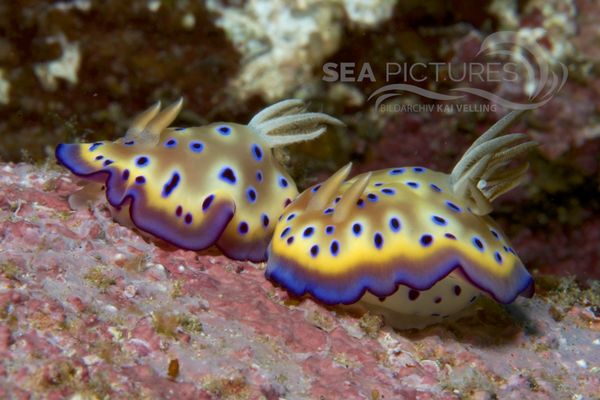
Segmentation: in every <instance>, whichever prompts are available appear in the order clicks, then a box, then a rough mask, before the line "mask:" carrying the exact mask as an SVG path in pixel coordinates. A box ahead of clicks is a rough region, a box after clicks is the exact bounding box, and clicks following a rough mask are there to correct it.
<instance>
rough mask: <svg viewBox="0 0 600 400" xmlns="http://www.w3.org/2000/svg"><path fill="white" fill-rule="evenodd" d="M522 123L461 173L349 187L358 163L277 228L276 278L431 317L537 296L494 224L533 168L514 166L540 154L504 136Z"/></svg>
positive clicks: (302, 201)
mask: <svg viewBox="0 0 600 400" xmlns="http://www.w3.org/2000/svg"><path fill="white" fill-rule="evenodd" d="M517 116H518V113H511V114H509V115H508V116H507V117H505V118H503V119H502V120H501V121H500V122H499V123H497V124H496V125H494V126H493V127H492V128H491V129H490V130H489V131H488V132H486V133H485V134H483V135H482V136H481V137H480V138H479V139H478V140H477V141H475V143H473V145H472V146H471V147H470V148H469V150H467V152H466V153H465V155H464V156H463V158H462V159H461V160H460V161H459V162H458V163H457V165H456V167H455V168H454V170H453V172H452V173H451V174H445V173H441V172H435V171H431V170H428V169H426V168H424V167H420V166H412V167H402V168H391V169H385V170H379V171H374V172H369V173H365V174H360V175H358V176H356V177H354V178H352V179H349V180H347V178H348V175H349V173H350V169H351V165H350V164H348V165H346V166H345V167H343V168H341V169H340V170H339V171H338V172H336V173H335V174H333V175H332V176H331V177H330V178H329V179H328V180H326V181H325V182H323V183H322V184H319V185H315V186H313V187H311V188H309V189H307V190H306V191H304V192H303V193H302V194H300V195H299V196H298V197H297V198H296V199H295V200H294V201H293V202H292V203H291V204H290V205H289V206H288V207H287V208H286V209H285V210H284V212H283V214H282V215H281V218H280V219H279V222H278V223H277V226H276V228H275V232H274V235H273V240H272V241H271V244H270V246H269V255H268V264H267V269H266V276H267V278H269V279H271V280H272V281H274V282H275V283H277V284H279V285H281V286H283V287H284V288H286V289H287V290H288V291H289V292H290V293H292V294H293V295H295V296H304V295H310V296H312V297H313V298H315V299H317V300H319V301H321V302H323V303H325V304H330V305H335V304H346V305H347V304H352V303H355V302H357V301H359V300H360V301H363V302H365V301H366V302H369V301H370V300H373V299H377V301H376V302H375V303H376V305H377V306H378V307H385V308H388V309H389V310H391V311H393V312H394V313H397V314H407V315H418V316H423V317H427V316H429V317H431V316H433V317H437V314H439V315H440V316H442V317H443V316H444V315H450V314H452V313H455V312H457V311H459V310H461V309H462V308H464V307H466V306H468V305H469V304H470V303H471V301H472V299H474V298H477V296H479V295H480V294H483V295H486V296H489V297H491V298H493V299H494V300H496V301H497V302H500V303H511V302H513V301H514V300H515V298H516V297H518V296H519V295H521V296H525V297H530V296H531V295H532V294H533V279H532V278H531V275H530V274H529V273H528V272H527V270H526V269H525V267H524V266H523V264H522V262H521V260H520V259H519V257H518V256H517V255H516V253H515V251H514V250H513V248H512V246H511V245H510V243H509V242H508V240H507V238H506V235H504V234H503V233H502V231H501V229H500V228H499V226H498V225H497V224H496V223H495V222H494V221H493V220H492V218H491V217H490V216H489V215H488V214H489V212H490V211H491V201H492V200H494V199H495V198H496V197H497V196H499V195H500V194H502V193H504V192H506V191H507V190H509V189H510V188H512V187H514V186H515V185H516V184H518V182H519V181H520V180H522V177H523V175H524V173H525V171H526V169H527V167H526V166H525V167H523V166H520V167H517V168H516V169H514V170H506V168H505V167H506V164H508V163H509V162H510V161H511V160H512V159H513V158H514V157H516V156H518V155H520V154H522V153H523V152H524V151H526V150H529V149H531V148H532V147H533V146H535V143H533V142H531V141H527V140H526V137H525V136H524V135H521V134H508V135H503V136H502V135H501V133H502V132H503V131H505V130H506V128H507V127H508V126H509V124H510V123H511V122H512V121H513V120H514V119H515V118H516V117H517ZM370 302H371V303H373V301H370ZM433 314H435V315H433Z"/></svg>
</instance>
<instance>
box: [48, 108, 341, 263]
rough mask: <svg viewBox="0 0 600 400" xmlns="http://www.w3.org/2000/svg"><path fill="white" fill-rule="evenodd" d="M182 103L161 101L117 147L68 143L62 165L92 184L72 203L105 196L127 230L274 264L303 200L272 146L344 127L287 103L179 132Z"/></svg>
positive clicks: (61, 149)
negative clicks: (274, 241)
mask: <svg viewBox="0 0 600 400" xmlns="http://www.w3.org/2000/svg"><path fill="white" fill-rule="evenodd" d="M181 107H182V100H181V99H180V100H179V101H178V102H176V103H174V104H172V105H170V106H169V107H167V108H165V109H164V110H163V111H161V110H160V103H157V104H156V105H154V106H152V107H150V108H149V109H148V110H146V111H144V112H143V113H141V114H140V115H139V116H137V117H136V118H135V119H134V120H133V122H132V124H131V126H130V128H129V129H128V130H127V132H126V134H125V136H124V137H122V138H120V139H118V140H116V141H113V142H111V141H99V142H95V143H76V144H60V145H58V146H57V148H56V158H57V159H58V161H59V162H60V163H61V164H62V165H64V166H65V167H67V168H68V169H69V170H70V171H71V172H73V173H74V174H76V175H78V176H80V177H83V178H85V179H88V180H90V181H92V183H90V184H88V185H87V186H85V187H84V188H83V189H82V191H80V192H78V193H75V194H74V195H71V197H70V199H69V203H70V204H71V206H72V207H73V208H78V207H80V206H81V205H82V204H83V203H86V202H87V201H88V200H90V199H93V198H94V197H95V196H96V195H98V194H101V193H102V191H105V194H106V199H107V200H108V203H109V207H110V209H111V212H112V213H113V216H114V218H115V219H116V220H117V221H119V222H120V223H122V224H125V225H132V226H135V227H136V228H138V229H139V230H140V231H142V232H144V233H147V234H150V235H153V236H156V237H158V238H161V239H163V240H165V241H167V242H169V243H172V244H174V245H175V246H178V247H181V248H184V249H190V250H201V249H205V248H208V247H210V246H212V245H216V246H217V247H218V248H219V249H220V250H221V251H222V252H223V253H224V254H225V255H227V256H229V257H230V258H234V259H237V260H251V261H264V259H265V257H266V249H267V245H268V243H269V241H270V240H271V237H272V235H273V230H274V228H275V223H276V219H277V216H278V215H279V214H281V212H282V211H283V209H284V207H285V206H286V205H287V204H288V203H289V202H291V201H292V199H294V198H295V197H296V196H297V195H298V190H297V188H296V185H295V183H294V181H293V180H292V178H291V177H290V176H289V175H288V174H287V172H286V171H285V169H284V168H283V167H282V166H281V165H280V164H279V163H278V162H277V161H276V159H275V157H274V155H273V152H272V149H273V148H274V147H277V146H284V145H287V144H290V143H297V142H301V141H306V140H311V139H314V138H316V137H318V136H319V135H321V134H322V133H324V132H325V131H326V129H327V127H326V125H328V124H331V125H340V124H341V122H340V121H338V120H337V119H335V118H333V117H330V116H328V115H326V114H322V113H311V112H305V105H304V103H303V102H302V101H300V100H285V101H282V102H279V103H277V104H274V105H272V106H270V107H268V108H266V109H264V110H263V111H261V112H259V113H258V114H256V115H255V116H254V117H253V118H252V120H251V121H250V122H249V123H248V125H241V124H236V123H223V122H220V123H213V124H210V125H206V126H201V127H190V128H175V127H169V125H170V124H171V123H172V122H173V121H174V120H175V118H176V117H177V115H178V113H179V111H180V110H181Z"/></svg>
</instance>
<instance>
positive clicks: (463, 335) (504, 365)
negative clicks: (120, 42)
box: [0, 164, 600, 400]
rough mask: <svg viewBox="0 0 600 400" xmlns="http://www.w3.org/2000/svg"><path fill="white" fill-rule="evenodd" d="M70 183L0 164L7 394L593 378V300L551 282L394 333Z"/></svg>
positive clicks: (185, 394)
mask: <svg viewBox="0 0 600 400" xmlns="http://www.w3.org/2000/svg"><path fill="white" fill-rule="evenodd" d="M75 188H76V182H75V180H74V178H73V177H72V176H69V175H67V174H65V173H63V172H62V171H59V170H57V169H55V168H49V167H42V168H39V167H34V166H30V165H25V164H18V165H15V164H0V219H1V220H2V223H1V227H0V398H15V399H21V398H23V399H25V398H30V397H35V398H41V397H43V398H48V399H62V398H73V399H75V398H137V397H142V398H164V399H175V398H176V399H213V398H214V399H217V398H235V399H258V398H263V399H278V398H286V399H319V398H323V399H339V398H345V399H373V400H375V399H434V398H435V399H437V398H440V399H459V398H481V399H491V398H503V399H505V398H514V399H524V398H527V399H548V398H585V399H588V398H590V399H591V398H593V396H597V394H598V393H599V392H600V373H599V372H600V339H598V338H599V337H600V335H599V332H600V312H599V311H598V310H599V308H598V304H597V303H594V304H591V303H590V304H584V302H583V300H582V301H574V302H571V303H568V302H567V303H561V304H554V303H553V302H556V301H558V300H556V299H558V298H562V297H560V296H559V295H558V294H561V293H562V294H561V296H562V295H564V293H563V292H560V293H559V292H553V290H555V289H552V287H551V285H546V286H544V288H545V289H544V290H543V291H542V292H543V294H542V296H538V297H536V298H534V299H532V300H523V301H518V302H517V303H516V304H513V305H511V306H509V307H506V308H504V307H500V306H497V305H495V304H494V303H492V302H486V301H484V302H481V303H477V304H476V305H475V307H474V309H473V310H471V312H470V313H469V314H468V315H465V316H463V317H461V318H460V319H458V320H453V321H448V322H446V323H445V324H441V325H435V326H432V327H429V328H427V329H424V330H420V331H407V332H396V331H394V330H392V329H390V328H388V327H386V326H382V325H381V323H380V322H381V321H380V320H379V319H378V318H377V317H376V316H372V315H369V314H365V315H362V316H360V314H359V313H358V312H357V313H354V312H349V311H344V310H340V309H331V308H325V307H323V306H321V305H319V304H316V303H314V302H312V301H310V300H304V301H301V300H298V299H293V298H290V297H289V296H288V295H287V294H286V292H284V291H283V290H281V289H279V288H276V287H274V286H273V285H271V283H270V282H268V281H267V280H265V278H264V276H263V268H264V265H257V264H252V263H248V262H234V261H231V260H228V259H227V258H225V257H223V256H221V255H219V254H216V253H212V252H206V253H203V254H198V253H195V252H190V251H182V250H178V249H174V248H172V247H170V246H168V245H166V244H164V243H154V242H149V241H146V240H144V239H143V238H142V237H141V236H139V235H138V234H137V233H136V232H135V231H132V230H130V229H128V228H125V227H122V226H119V225H118V224H116V223H114V222H113V221H112V220H111V218H110V216H109V213H108V212H107V210H106V209H104V208H103V207H102V206H99V207H96V208H94V209H93V210H90V211H78V212H73V211H70V210H69V208H68V206H67V203H66V196H67V195H68V194H69V193H70V192H72V191H73V190H74V189H75ZM592 284H594V283H592ZM596 287H597V286H596ZM581 290H583V289H581ZM553 293H554V294H553ZM557 293H558V294H557ZM590 293H592V292H591V291H590ZM563 297H564V296H563ZM576 297H577V296H576ZM586 298H587V299H588V300H586V301H588V303H589V302H594V301H596V300H595V298H594V297H593V296H591V297H590V296H588V297H586ZM564 304H568V306H565V305H564Z"/></svg>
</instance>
